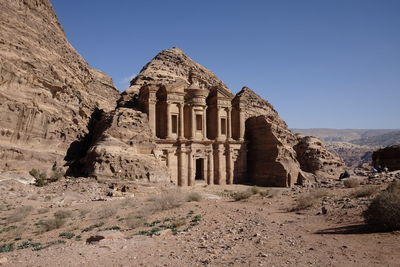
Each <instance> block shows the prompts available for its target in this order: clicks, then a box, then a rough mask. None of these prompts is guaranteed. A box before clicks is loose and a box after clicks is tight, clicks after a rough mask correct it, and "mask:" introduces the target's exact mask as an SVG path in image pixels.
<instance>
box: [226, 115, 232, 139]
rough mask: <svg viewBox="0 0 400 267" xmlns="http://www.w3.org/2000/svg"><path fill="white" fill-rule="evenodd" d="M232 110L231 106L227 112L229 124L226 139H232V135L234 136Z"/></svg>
mask: <svg viewBox="0 0 400 267" xmlns="http://www.w3.org/2000/svg"><path fill="white" fill-rule="evenodd" d="M231 111H232V109H231V108H227V109H226V113H227V118H226V120H227V122H226V124H227V126H226V139H227V140H231V137H232V123H231V117H232V116H231Z"/></svg>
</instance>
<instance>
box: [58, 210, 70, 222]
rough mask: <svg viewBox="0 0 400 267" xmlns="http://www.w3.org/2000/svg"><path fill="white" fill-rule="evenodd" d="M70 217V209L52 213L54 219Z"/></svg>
mask: <svg viewBox="0 0 400 267" xmlns="http://www.w3.org/2000/svg"><path fill="white" fill-rule="evenodd" d="M69 217H72V211H69V210H59V211H56V212H55V213H54V218H56V219H61V220H63V219H66V218H69Z"/></svg>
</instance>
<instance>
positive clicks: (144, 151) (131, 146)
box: [80, 108, 169, 182]
mask: <svg viewBox="0 0 400 267" xmlns="http://www.w3.org/2000/svg"><path fill="white" fill-rule="evenodd" d="M92 143H93V145H92V146H91V147H90V148H89V150H88V152H87V154H86V156H85V157H84V158H83V159H82V160H81V163H82V165H81V166H80V171H81V172H83V174H84V175H89V176H95V177H109V178H122V179H130V180H138V179H139V180H140V179H144V180H145V181H150V182H169V173H168V170H167V168H166V166H165V164H163V163H162V162H161V161H160V160H158V158H157V157H158V155H157V153H156V151H155V148H156V147H155V144H154V143H153V142H152V140H151V133H150V128H149V124H148V121H147V116H146V114H144V113H141V112H139V111H135V110H133V109H129V108H118V109H116V110H115V111H112V112H109V113H106V114H103V116H102V118H101V119H100V121H99V122H97V123H96V126H95V127H94V129H93V137H92Z"/></svg>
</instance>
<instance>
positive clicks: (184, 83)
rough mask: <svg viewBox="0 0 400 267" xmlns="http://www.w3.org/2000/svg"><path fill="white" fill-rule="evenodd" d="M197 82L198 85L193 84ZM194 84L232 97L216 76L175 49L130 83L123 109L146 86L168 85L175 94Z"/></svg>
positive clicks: (149, 66)
mask: <svg viewBox="0 0 400 267" xmlns="http://www.w3.org/2000/svg"><path fill="white" fill-rule="evenodd" d="M194 80H195V81H194ZM193 82H195V83H196V84H197V85H198V87H199V88H201V89H202V88H212V87H218V88H221V89H222V90H224V91H226V92H228V93H230V94H232V93H231V92H230V90H229V89H228V87H227V86H226V85H225V84H224V83H223V82H222V81H221V80H219V79H218V78H217V77H216V76H215V74H214V73H212V72H211V71H209V70H207V69H206V68H205V67H203V66H201V65H200V64H198V63H196V62H194V61H193V60H192V59H191V58H190V57H188V56H187V55H186V54H185V53H184V52H183V51H182V50H181V49H179V48H176V47H174V48H172V49H167V50H163V51H161V52H160V53H158V54H157V55H156V56H155V57H154V58H153V59H152V60H151V61H150V62H149V63H147V64H146V65H145V66H144V67H143V68H142V70H141V71H140V73H139V74H138V75H137V76H136V77H135V78H134V79H133V80H132V81H131V85H130V87H129V88H127V89H126V90H125V92H123V93H122V95H121V99H120V101H119V105H120V106H127V105H128V106H129V104H132V103H133V102H134V101H135V99H136V96H137V95H138V93H139V89H140V88H141V87H142V86H144V85H161V84H162V85H168V86H170V87H174V88H176V90H180V89H182V90H183V89H184V88H186V87H188V86H189V85H190V84H192V83H193Z"/></svg>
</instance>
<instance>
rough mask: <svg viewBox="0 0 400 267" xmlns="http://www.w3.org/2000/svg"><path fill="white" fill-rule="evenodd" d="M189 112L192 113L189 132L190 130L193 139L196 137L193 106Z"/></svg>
mask: <svg viewBox="0 0 400 267" xmlns="http://www.w3.org/2000/svg"><path fill="white" fill-rule="evenodd" d="M191 112H192V119H191V122H192V123H191V126H192V127H191V130H192V134H191V139H192V140H193V139H195V137H196V112H195V110H194V105H192V106H191Z"/></svg>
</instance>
